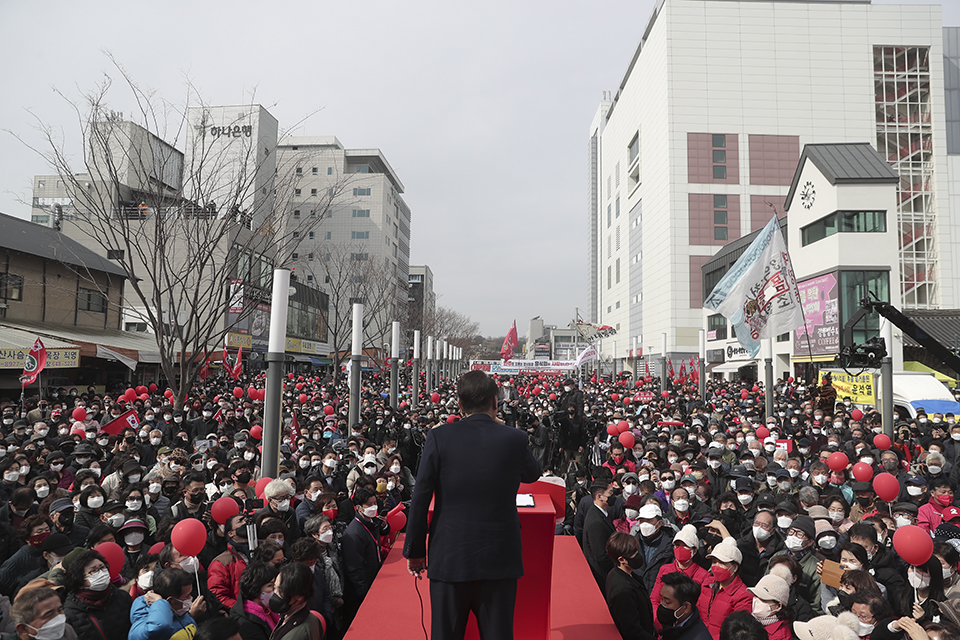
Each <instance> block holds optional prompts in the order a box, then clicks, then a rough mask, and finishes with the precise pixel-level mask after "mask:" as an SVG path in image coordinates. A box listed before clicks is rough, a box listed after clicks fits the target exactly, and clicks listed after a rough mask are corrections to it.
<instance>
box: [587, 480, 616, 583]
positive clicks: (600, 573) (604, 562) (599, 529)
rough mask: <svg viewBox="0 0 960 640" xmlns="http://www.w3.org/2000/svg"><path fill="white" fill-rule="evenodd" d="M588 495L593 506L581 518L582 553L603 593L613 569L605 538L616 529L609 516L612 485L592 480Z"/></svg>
mask: <svg viewBox="0 0 960 640" xmlns="http://www.w3.org/2000/svg"><path fill="white" fill-rule="evenodd" d="M590 495H591V496H592V497H593V506H591V507H589V508H588V509H587V515H586V517H585V518H584V520H583V555H584V557H585V558H586V559H587V564H588V565H590V571H592V572H593V577H594V578H595V579H596V581H597V586H598V587H600V593H605V590H606V584H607V574H608V573H610V570H611V569H613V560H611V559H610V556H608V555H607V539H608V538H609V537H610V536H611V535H613V532H614V531H616V528H615V527H614V526H613V521H612V520H611V519H610V516H609V513H610V504H611V503H612V502H613V485H611V484H610V483H609V482H606V481H600V482H594V483H593V484H592V485H590Z"/></svg>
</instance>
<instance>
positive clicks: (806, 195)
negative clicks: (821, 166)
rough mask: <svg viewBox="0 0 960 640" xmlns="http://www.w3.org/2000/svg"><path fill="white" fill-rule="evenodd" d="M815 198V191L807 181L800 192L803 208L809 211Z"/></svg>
mask: <svg viewBox="0 0 960 640" xmlns="http://www.w3.org/2000/svg"><path fill="white" fill-rule="evenodd" d="M816 197H817V190H816V189H815V188H814V186H813V183H812V182H810V181H809V180H807V182H806V183H805V184H804V185H803V190H801V191H800V201H801V202H802V203H803V208H804V209H809V208H810V207H812V206H813V201H814V200H815V199H816Z"/></svg>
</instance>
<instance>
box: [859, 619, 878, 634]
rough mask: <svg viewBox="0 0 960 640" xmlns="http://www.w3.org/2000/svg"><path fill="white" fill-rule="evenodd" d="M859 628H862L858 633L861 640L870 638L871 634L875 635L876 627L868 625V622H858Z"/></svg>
mask: <svg viewBox="0 0 960 640" xmlns="http://www.w3.org/2000/svg"><path fill="white" fill-rule="evenodd" d="M857 626H858V627H860V630H859V631H857V635H859V636H860V637H861V638H865V637H867V636H869V635H870V634H871V633H873V628H874V627H875V626H876V625H872V624H867V623H866V622H862V621H860V620H858V621H857Z"/></svg>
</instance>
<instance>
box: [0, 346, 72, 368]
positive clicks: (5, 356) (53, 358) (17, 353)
mask: <svg viewBox="0 0 960 640" xmlns="http://www.w3.org/2000/svg"><path fill="white" fill-rule="evenodd" d="M28 353H30V347H24V348H22V349H0V369H23V364H24V362H26V361H27V354H28ZM79 366H80V349H79V348H65V349H47V365H46V367H45V368H46V369H72V368H75V367H79Z"/></svg>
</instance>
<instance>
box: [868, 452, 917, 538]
mask: <svg viewBox="0 0 960 640" xmlns="http://www.w3.org/2000/svg"><path fill="white" fill-rule="evenodd" d="M860 464H863V463H860ZM873 491H874V493H876V494H877V497H878V498H880V499H881V500H883V501H884V502H891V501H893V500H896V499H897V496H898V495H900V483H899V482H898V481H897V479H896V478H895V477H894V476H893V475H891V474H889V473H881V474H879V475H878V476H877V477H876V478H874V479H873ZM928 537H929V536H928Z"/></svg>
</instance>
